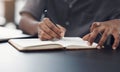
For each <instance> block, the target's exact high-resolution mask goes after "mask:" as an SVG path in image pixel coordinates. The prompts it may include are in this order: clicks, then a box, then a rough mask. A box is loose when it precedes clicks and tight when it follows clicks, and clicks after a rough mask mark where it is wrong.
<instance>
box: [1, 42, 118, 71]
mask: <svg viewBox="0 0 120 72" xmlns="http://www.w3.org/2000/svg"><path fill="white" fill-rule="evenodd" d="M0 72H120V50H117V51H113V50H111V49H104V50H79V51H38V52H19V51H17V50H16V49H14V48H13V47H12V46H11V45H9V44H8V43H2V44H0Z"/></svg>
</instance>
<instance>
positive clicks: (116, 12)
mask: <svg viewBox="0 0 120 72" xmlns="http://www.w3.org/2000/svg"><path fill="white" fill-rule="evenodd" d="M112 19H120V9H115V10H114V11H113V12H112V14H111V17H110V20H112Z"/></svg>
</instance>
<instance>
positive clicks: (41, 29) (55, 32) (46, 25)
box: [38, 18, 66, 40]
mask: <svg viewBox="0 0 120 72" xmlns="http://www.w3.org/2000/svg"><path fill="white" fill-rule="evenodd" d="M65 31H66V30H65V28H64V27H62V26H60V25H55V24H53V23H52V22H51V21H50V20H49V18H44V19H43V21H42V22H40V23H39V24H38V37H39V38H40V39H41V40H52V39H54V38H55V39H56V38H57V39H60V38H62V37H63V36H64V34H65Z"/></svg>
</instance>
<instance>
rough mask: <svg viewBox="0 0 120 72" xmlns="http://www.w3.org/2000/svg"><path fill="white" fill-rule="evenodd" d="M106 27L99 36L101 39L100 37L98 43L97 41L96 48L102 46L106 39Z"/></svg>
mask: <svg viewBox="0 0 120 72" xmlns="http://www.w3.org/2000/svg"><path fill="white" fill-rule="evenodd" d="M108 31H109V30H108V29H106V30H105V31H104V33H103V35H102V37H101V39H100V41H99V43H98V45H97V48H98V49H100V48H102V46H103V44H104V43H105V41H106V39H107V37H108V35H109V34H108Z"/></svg>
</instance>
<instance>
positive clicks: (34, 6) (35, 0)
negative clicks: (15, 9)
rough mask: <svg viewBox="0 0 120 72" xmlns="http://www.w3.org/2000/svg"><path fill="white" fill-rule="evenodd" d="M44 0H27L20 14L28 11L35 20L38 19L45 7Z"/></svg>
mask: <svg viewBox="0 0 120 72" xmlns="http://www.w3.org/2000/svg"><path fill="white" fill-rule="evenodd" d="M45 1H46V0H27V1H26V4H25V6H24V7H23V9H22V10H21V12H20V14H22V13H24V12H27V13H30V14H31V15H32V16H33V17H34V18H35V19H36V20H40V18H41V16H42V13H43V11H44V9H45Z"/></svg>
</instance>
